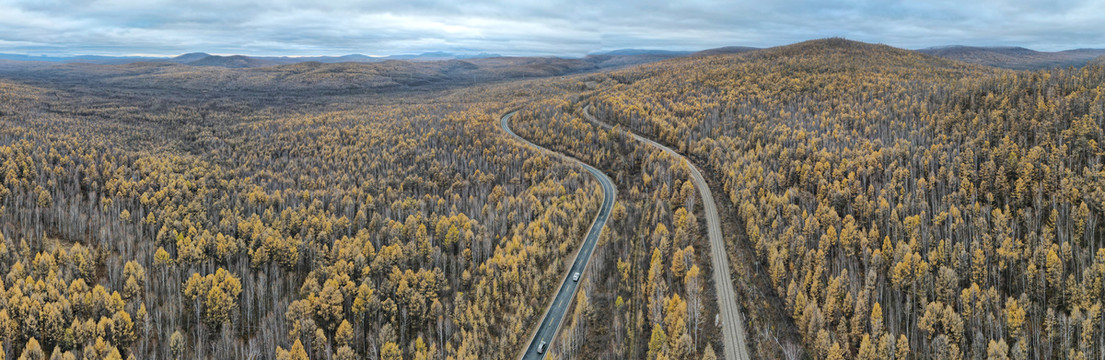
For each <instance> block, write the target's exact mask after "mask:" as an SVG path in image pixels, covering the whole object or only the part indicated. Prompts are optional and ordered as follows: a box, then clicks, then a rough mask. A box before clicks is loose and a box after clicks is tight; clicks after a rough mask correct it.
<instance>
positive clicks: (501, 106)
mask: <svg viewBox="0 0 1105 360" xmlns="http://www.w3.org/2000/svg"><path fill="white" fill-rule="evenodd" d="M631 60H632V59H626V58H620V57H618V56H614V55H600V56H593V57H590V58H586V59H584V60H572V61H567V60H564V59H554V58H521V59H513V58H491V59H479V60H471V61H461V60H450V61H436V62H405V61H387V62H379V63H370V64H350V63H337V64H323V63H298V64H290V65H281V66H270V67H258V68H241V69H237V68H222V67H207V66H185V65H178V64H154V63H134V64H127V65H91V64H63V65H50V66H38V67H35V66H31V67H28V66H26V65H25V64H24V65H12V64H7V65H5V66H3V67H0V347H2V349H0V359H3V358H26V359H44V358H51V359H54V358H57V359H77V358H87V359H108V358H112V359H122V358H135V359H146V358H156V359H170V358H180V359H184V358H188V359H192V358H196V359H227V358H243V359H250V358H252V359H388V360H392V359H419V360H423V359H443V360H444V359H507V358H516V357H517V356H518V354H519V353H521V352H522V351H523V349H524V348H525V347H526V346H527V345H528V343H527V341H529V340H530V335H531V334H532V333H533V332H534V330H535V329H536V326H537V324H538V323H540V321H541V317H542V316H543V313H544V311H545V309H546V308H547V307H548V306H549V304H550V299H551V298H552V295H553V294H554V293H555V291H556V289H557V287H558V286H559V285H560V281H562V280H564V279H565V276H566V274H565V272H564V271H565V269H566V267H565V265H566V264H569V263H571V261H572V259H573V257H574V253H575V251H576V249H577V248H578V246H579V245H580V241H581V240H582V239H583V237H584V234H585V233H586V232H587V230H588V228H589V226H591V220H592V219H593V218H594V216H595V214H596V212H597V210H598V208H599V205H600V203H601V201H602V198H603V195H602V191H601V188H600V186H599V184H598V183H597V182H595V181H594V180H592V178H591V177H590V176H589V175H588V174H587V173H586V172H584V171H583V170H582V169H581V168H579V167H577V166H575V165H572V164H571V163H570V162H567V161H565V160H563V159H561V158H559V157H556V156H550V155H548V154H543V153H540V152H538V151H536V150H535V149H532V148H531V147H529V146H526V145H523V144H521V143H520V142H518V141H515V140H512V139H511V138H510V137H508V136H506V134H505V133H504V132H503V130H502V129H500V128H499V119H500V117H501V116H502V115H504V114H505V113H507V112H509V111H513V110H517V111H518V112H517V113H516V115H515V116H514V117H513V118H512V119H511V123H512V128H513V129H514V131H515V132H516V133H517V134H518V135H520V136H522V137H524V138H526V139H529V140H530V141H532V142H534V143H537V144H540V145H541V146H544V147H547V148H549V149H552V150H554V151H558V152H562V153H564V154H567V155H570V156H572V157H575V158H578V159H580V160H581V161H583V162H586V163H588V164H591V165H593V166H594V167H596V168H599V169H601V170H602V171H603V172H605V173H607V174H609V175H610V177H611V178H612V179H613V180H614V182H615V183H616V184H615V185H616V186H617V189H618V198H617V202H616V203H615V205H614V208H613V211H612V213H611V216H610V220H609V221H608V223H607V225H606V227H605V228H604V229H603V230H602V235H601V238H600V240H599V243H598V245H597V247H596V249H595V251H594V255H593V257H592V258H591V261H590V265H589V267H588V268H587V270H586V271H585V272H584V273H583V274H582V277H581V278H580V279H579V282H580V284H581V286H580V289H581V291H579V293H578V294H577V296H576V297H575V300H574V302H572V304H570V305H569V306H570V310H569V311H568V312H567V313H568V314H569V315H567V316H565V320H564V322H563V324H562V326H561V327H560V333H559V336H558V337H557V338H556V339H555V340H554V341H553V342H552V343H551V344H550V347H549V348H548V351H547V352H546V353H545V354H544V355H545V356H546V357H548V358H550V359H577V358H585V359H590V358H600V359H614V358H632V359H638V358H645V359H650V360H651V359H716V358H717V357H718V356H720V355H721V354H722V353H721V351H722V350H723V345H724V344H723V342H722V341H721V337H720V335H719V327H718V325H719V323H718V321H719V320H718V319H720V318H719V317H717V316H716V314H717V313H718V304H717V300H716V295H715V290H714V289H716V286H718V285H719V284H714V283H713V277H711V276H709V275H707V274H711V271H712V269H711V267H710V266H711V262H709V261H707V259H708V258H709V255H710V254H709V251H711V250H710V246H709V243H708V241H707V238H706V236H705V231H706V226H705V221H704V219H705V218H706V215H705V214H706V213H705V210H704V208H703V206H702V205H701V204H700V202H701V201H700V198H699V196H698V193H697V192H696V191H697V189H695V185H694V183H693V182H692V181H690V177H689V171H688V168H687V167H686V165H684V163H683V162H681V161H678V160H677V159H675V158H673V157H671V156H670V155H668V154H665V153H663V152H661V151H659V150H657V149H655V148H653V147H650V146H646V145H644V144H643V143H640V142H638V141H635V140H634V139H632V138H631V137H630V135H629V133H628V132H634V133H637V134H640V135H643V136H645V137H648V138H651V139H655V140H656V141H658V142H660V143H664V144H667V145H670V146H671V147H672V148H674V149H676V150H677V151H678V152H680V153H682V154H684V155H686V156H687V157H688V158H690V159H691V160H692V161H693V162H694V163H695V164H697V165H698V167H699V168H700V169H701V170H702V172H703V173H704V174H705V177H706V179H707V181H709V182H710V185H711V187H713V188H714V195H715V197H716V198H717V203H718V207H719V208H721V209H720V211H718V212H719V213H720V215H721V216H720V218H721V219H722V222H723V227H722V228H723V232H724V235H723V236H724V238H725V239H726V240H727V241H728V249H726V250H727V253H726V255H727V256H728V257H729V260H730V261H729V262H730V265H731V267H732V268H731V269H725V270H726V271H731V274H732V275H733V276H732V277H733V280H734V284H724V285H731V286H733V287H734V289H736V292H737V294H738V295H739V296H738V297H739V298H740V299H739V300H738V302H739V304H738V305H739V308H740V309H741V312H742V314H743V316H744V317H745V320H746V326H745V329H746V332H747V334H746V337H747V339H748V342H749V343H748V344H747V345H748V348H749V351H750V352H751V353H752V355H753V357H755V358H779V359H784V358H785V359H789V358H813V359H828V358H831V359H925V358H937V359H968V358H972V359H973V358H1014V359H1030V358H1048V359H1051V358H1071V359H1096V358H1101V357H1102V356H1105V350H1103V349H1105V319H1103V318H1102V311H1103V309H1102V306H1103V303H1105V247H1103V245H1105V242H1103V241H1102V240H1101V239H1102V235H1103V231H1105V226H1103V225H1102V224H1100V222H1101V220H1103V217H1102V214H1103V210H1105V169H1103V168H1102V165H1101V160H1102V156H1103V155H1105V150H1103V149H1102V148H1101V145H1100V144H1101V142H1102V141H1105V134H1103V132H1102V126H1103V124H1105V64H1102V63H1101V59H1098V60H1096V61H1094V62H1091V63H1090V64H1089V65H1087V66H1086V67H1084V68H1065V69H1054V70H1046V71H1034V72H1033V71H1013V70H1003V69H997V68H991V67H985V66H981V65H972V64H967V63H962V62H957V61H953V60H948V59H944V58H939V57H934V56H928V55H924V54H921V53H918V52H914V51H908V50H901V49H896V48H892V47H888V46H883V45H871V44H864V43H858V42H852V41H847V40H843V39H827V40H817V41H810V42H805V43H799V44H794V45H789V46H783V47H776V48H769V49H752V48H724V49H720V50H716V51H710V52H703V53H698V54H695V55H694V56H690V57H685V58H678V59H670V60H665V61H661V62H657V63H652V64H647V65H643V66H637V67H632V68H626V69H621V70H613V71H605V72H594V71H596V70H598V69H600V68H602V67H605V66H620V65H624V64H629V63H633V61H631ZM584 71H593V72H591V73H587V74H578V75H573V76H564V77H552V76H555V75H564V74H572V73H577V72H584ZM532 77H543V78H541V79H532ZM526 78H529V79H526ZM588 106H590V108H589V109H590V111H591V113H593V114H594V115H595V118H597V120H598V121H602V122H606V123H609V124H613V125H615V126H614V128H613V129H606V128H603V127H601V126H599V125H597V124H596V123H594V122H592V121H589V120H588V119H590V118H588V117H585V116H584V113H583V111H584V110H583V109H584V108H586V107H588ZM710 213H711V214H712V213H713V212H710ZM711 219H712V218H711ZM569 281H574V280H569Z"/></svg>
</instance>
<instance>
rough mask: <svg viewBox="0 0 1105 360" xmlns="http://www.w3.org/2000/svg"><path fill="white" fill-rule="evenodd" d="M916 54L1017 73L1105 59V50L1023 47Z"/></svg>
mask: <svg viewBox="0 0 1105 360" xmlns="http://www.w3.org/2000/svg"><path fill="white" fill-rule="evenodd" d="M917 51H919V52H922V53H925V54H929V55H934V56H939V57H943V58H948V59H952V60H959V61H964V62H969V63H972V64H979V65H986V66H993V67H1000V68H1007V69H1014V70H1032V69H1044V68H1053V67H1067V66H1075V67H1078V66H1083V65H1086V63H1088V62H1089V61H1090V60H1092V59H1093V58H1095V57H1098V56H1102V55H1105V49H1075V50H1065V51H1056V52H1045V51H1036V50H1032V49H1026V48H1023V47H974V46H946V47H937V48H928V49H921V50H917Z"/></svg>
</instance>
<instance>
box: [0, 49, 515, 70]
mask: <svg viewBox="0 0 1105 360" xmlns="http://www.w3.org/2000/svg"><path fill="white" fill-rule="evenodd" d="M500 56H501V55H499V54H489V53H479V54H454V53H448V52H441V51H437V52H426V53H421V54H403V55H389V56H368V55H361V54H352V55H344V56H245V55H229V56H222V55H211V54H208V53H202V52H196V53H188V54H183V55H179V56H175V57H152V56H98V55H80V56H68V57H56V56H32V55H20V54H2V53H0V60H10V61H38V62H57V63H88V64H105V65H117V64H128V63H134V62H168V63H176V64H188V65H197V66H223V67H234V68H237V67H259V66H271V65H281V64H294V63H300V62H311V61H314V62H320V63H343V62H381V61H388V60H409V61H438V60H460V59H483V58H493V57H500Z"/></svg>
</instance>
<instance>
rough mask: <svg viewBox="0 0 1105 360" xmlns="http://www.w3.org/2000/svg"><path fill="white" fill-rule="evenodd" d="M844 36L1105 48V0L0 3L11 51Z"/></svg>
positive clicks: (410, 47) (468, 46) (525, 46)
mask: <svg viewBox="0 0 1105 360" xmlns="http://www.w3.org/2000/svg"><path fill="white" fill-rule="evenodd" d="M831 36H841V37H846V38H849V39H854V40H860V41H866V42H875V43H885V44H889V45H893V46H898V47H904V48H910V49H916V48H924V47H930V46H939V45H951V44H961V45H1016V46H1025V47H1028V48H1032V49H1036V50H1064V49H1072V48H1081V47H1095V48H1105V0H1075V1H1066V0H1013V1H993V0H954V1H947V0H935V1H933V0H913V1H878V0H741V1H709V0H679V1H654V0H626V1H602V0H567V1H554V0H512V1H502V2H499V1H483V0H408V1H352V0H313V1H312V0H306V1H304V0H295V1H292V0H198V1H192V0H142V1H132V0H0V52H5V53H18V54H35V55H38V54H45V55H73V54H96V55H133V54H153V55H175V54H181V53H186V52H196V51H204V52H209V53H216V54H248V55H344V54H352V53H360V54H366V55H387V54H405V53H419V52H424V51H450V52H458V53H479V52H489V53H498V54H503V55H562V56H578V55H583V54H587V53H590V52H595V51H602V50H613V49H620V48H649V49H671V50H700V49H706V48H712V47H719V46H727V45H744V46H756V47H768V46H775V45H782V44H788V43H793V42H798V41H803V40H809V39H816V38H824V37H831Z"/></svg>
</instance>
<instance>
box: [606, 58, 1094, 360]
mask: <svg viewBox="0 0 1105 360" xmlns="http://www.w3.org/2000/svg"><path fill="white" fill-rule="evenodd" d="M609 78H610V80H612V81H616V82H618V84H617V85H614V86H610V87H604V88H600V89H598V90H597V91H596V95H595V97H594V98H593V100H591V102H593V104H594V106H593V107H594V108H595V109H596V114H597V116H599V117H602V118H605V119H607V121H612V122H617V123H620V124H622V125H623V126H625V127H627V128H630V129H633V130H634V131H638V132H640V133H643V134H647V135H648V136H650V137H653V138H656V139H658V141H661V142H664V143H668V144H672V145H674V146H675V147H677V148H680V149H683V151H685V152H686V153H689V154H691V155H692V156H693V157H695V158H697V159H698V162H699V163H700V164H702V165H703V166H704V167H705V168H706V169H708V170H707V171H709V172H713V173H716V174H718V176H719V178H720V180H722V181H723V183H722V184H719V187H721V188H722V189H724V191H725V192H726V195H727V197H728V198H729V199H730V200H731V202H732V204H733V205H734V206H736V208H737V212H738V215H739V216H738V219H737V221H738V222H739V223H740V225H742V226H743V229H744V234H743V236H741V237H740V239H739V240H738V241H736V242H735V243H734V244H732V245H733V246H734V247H736V248H741V247H750V248H751V249H752V251H754V253H755V256H756V257H757V258H758V259H759V262H760V264H761V265H759V266H760V267H761V269H763V271H766V272H767V273H768V274H769V276H770V279H771V282H772V284H773V287H774V291H775V292H777V294H779V295H780V296H782V297H784V298H785V303H786V313H787V314H788V316H789V317H790V318H791V319H793V321H794V323H795V325H796V326H797V328H798V329H799V330H798V331H799V332H800V333H801V337H802V339H803V342H804V344H805V348H806V351H807V355H808V356H810V357H812V358H818V359H821V358H829V359H841V358H856V359H875V358H882V359H886V358H898V359H903V358H939V359H961V358H987V357H988V358H1006V357H1007V356H1008V357H1011V358H1015V359H1027V358H1072V359H1089V358H1099V357H1101V356H1105V354H1103V353H1102V351H1103V349H1105V340H1103V339H1105V335H1103V334H1105V321H1103V319H1102V303H1103V302H1105V248H1103V247H1102V246H1103V245H1105V244H1103V242H1102V241H1101V239H1102V230H1105V229H1103V227H1102V226H1101V223H1100V220H1102V216H1101V214H1102V209H1103V206H1105V205H1103V204H1105V203H1103V201H1105V193H1103V192H1102V191H1103V190H1102V189H1103V188H1105V183H1103V179H1105V170H1103V169H1102V168H1101V156H1102V155H1103V153H1102V150H1101V149H1100V145H1099V143H1100V142H1101V141H1102V140H1103V139H1102V128H1101V127H1102V124H1103V123H1105V109H1103V107H1105V68H1103V67H1101V66H1090V67H1086V68H1081V69H1073V68H1072V69H1056V70H1050V71H1040V72H1010V71H1004V70H996V69H992V68H984V67H975V66H970V65H965V64H962V63H955V62H951V61H948V60H943V59H938V58H934V57H929V56H924V55H921V54H918V53H915V52H910V51H905V50H899V49H894V48H890V47H887V46H881V45H868V44H863V43H856V42H851V41H846V40H841V39H829V40H818V41H811V42H806V43H801V44H796V45H791V46H785V47H780V48H773V49H766V50H762V51H755V52H749V53H744V54H738V55H719V56H708V57H701V58H694V59H682V60H673V61H667V62H663V63H658V64H653V65H646V66H643V67H641V68H635V69H630V70H625V71H618V72H614V73H611V74H610V75H609Z"/></svg>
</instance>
